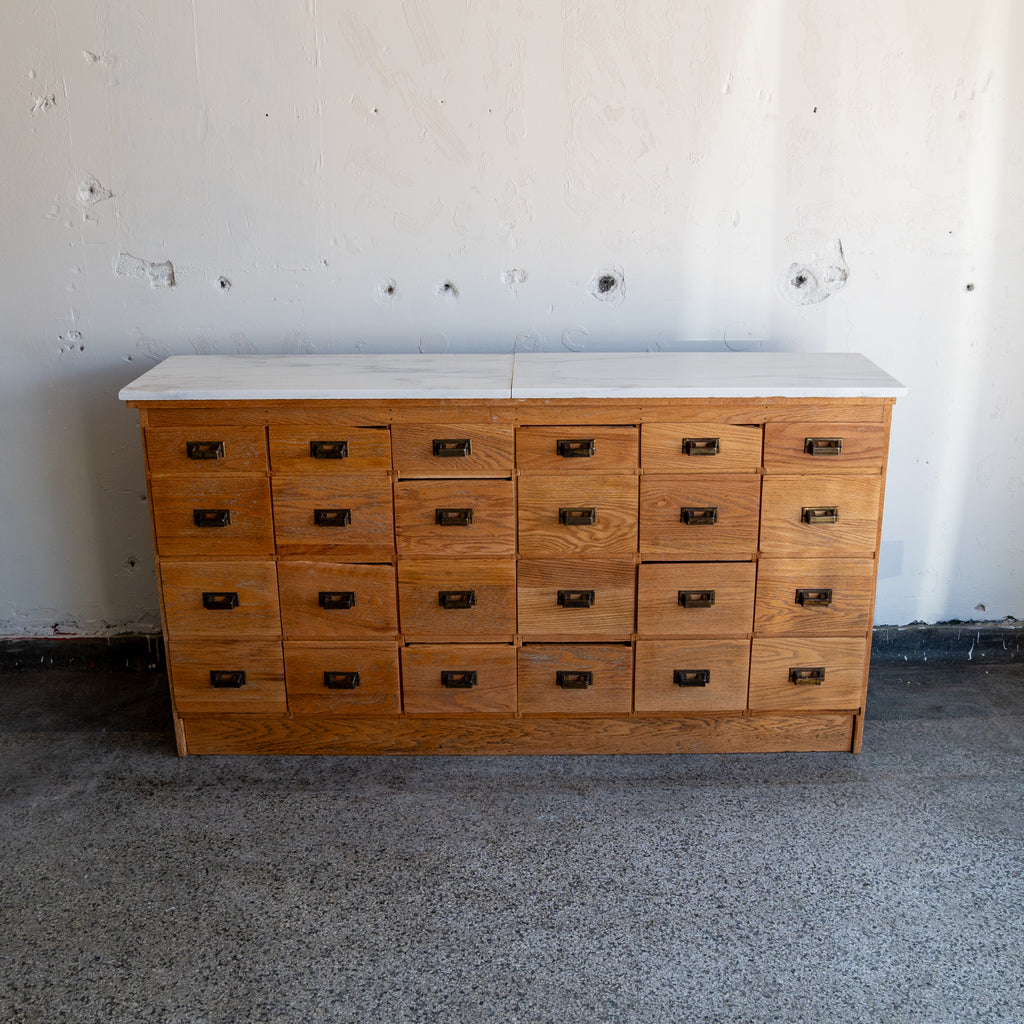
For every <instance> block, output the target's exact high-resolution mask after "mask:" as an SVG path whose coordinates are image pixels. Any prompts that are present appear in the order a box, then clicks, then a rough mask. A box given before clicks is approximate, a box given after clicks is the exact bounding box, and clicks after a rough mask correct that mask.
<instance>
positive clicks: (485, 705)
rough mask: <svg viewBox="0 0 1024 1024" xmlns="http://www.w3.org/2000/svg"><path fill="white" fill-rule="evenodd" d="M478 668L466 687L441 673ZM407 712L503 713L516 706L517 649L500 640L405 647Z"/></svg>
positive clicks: (513, 709)
mask: <svg viewBox="0 0 1024 1024" xmlns="http://www.w3.org/2000/svg"><path fill="white" fill-rule="evenodd" d="M445 671H448V672H476V682H475V683H474V685H473V686H472V687H469V688H466V689H459V688H451V687H447V686H445V685H444V684H443V681H442V675H441V673H442V672H445ZM402 701H403V705H404V707H405V711H406V713H407V714H426V715H436V714H448V715H451V714H475V715H482V714H499V715H512V714H515V711H516V649H515V648H514V647H512V646H511V645H508V644H505V645H499V644H418V645H412V646H408V647H403V648H402Z"/></svg>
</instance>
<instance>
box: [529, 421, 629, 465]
mask: <svg viewBox="0 0 1024 1024" xmlns="http://www.w3.org/2000/svg"><path fill="white" fill-rule="evenodd" d="M638 456H639V431H638V429H637V428H636V427H626V426H623V427H616V426H582V427H575V426H566V427H549V426H544V427H530V426H526V427H520V428H519V429H518V430H517V431H516V466H517V468H518V469H519V470H520V472H523V473H588V472H589V473H632V472H633V471H634V470H635V469H636V468H637V466H638V465H639V463H638Z"/></svg>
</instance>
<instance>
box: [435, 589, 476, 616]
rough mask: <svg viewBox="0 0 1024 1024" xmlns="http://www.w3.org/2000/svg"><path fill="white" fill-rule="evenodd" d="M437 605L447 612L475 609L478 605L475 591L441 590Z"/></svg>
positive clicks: (438, 593) (438, 594)
mask: <svg viewBox="0 0 1024 1024" xmlns="http://www.w3.org/2000/svg"><path fill="white" fill-rule="evenodd" d="M437 603H438V604H439V605H440V606H441V607H442V608H444V609H445V610H446V611H454V610H456V609H459V608H473V607H474V606H475V605H476V591H475V590H439V591H438V592H437Z"/></svg>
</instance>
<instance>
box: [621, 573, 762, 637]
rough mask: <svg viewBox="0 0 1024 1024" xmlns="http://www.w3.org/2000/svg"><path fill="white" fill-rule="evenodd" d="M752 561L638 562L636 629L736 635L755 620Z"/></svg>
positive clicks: (651, 632) (643, 632)
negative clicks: (638, 583)
mask: <svg viewBox="0 0 1024 1024" xmlns="http://www.w3.org/2000/svg"><path fill="white" fill-rule="evenodd" d="M754 573H755V569H754V565H753V563H752V562H652V563H644V564H643V565H641V566H640V585H639V589H638V592H637V615H636V620H637V625H636V628H637V633H639V634H640V636H649V637H693V636H712V637H713V636H718V637H736V636H744V635H746V634H748V633H749V632H750V631H751V629H752V628H753V619H754Z"/></svg>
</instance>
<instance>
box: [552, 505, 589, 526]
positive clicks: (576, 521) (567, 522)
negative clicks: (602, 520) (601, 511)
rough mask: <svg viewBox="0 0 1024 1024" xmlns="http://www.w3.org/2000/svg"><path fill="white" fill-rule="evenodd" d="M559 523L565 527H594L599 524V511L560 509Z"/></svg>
mask: <svg viewBox="0 0 1024 1024" xmlns="http://www.w3.org/2000/svg"><path fill="white" fill-rule="evenodd" d="M558 521H559V522H560V523H561V524H562V525H563V526H593V525H594V524H595V523H596V522H597V509H596V508H560V509H559V510H558Z"/></svg>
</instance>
